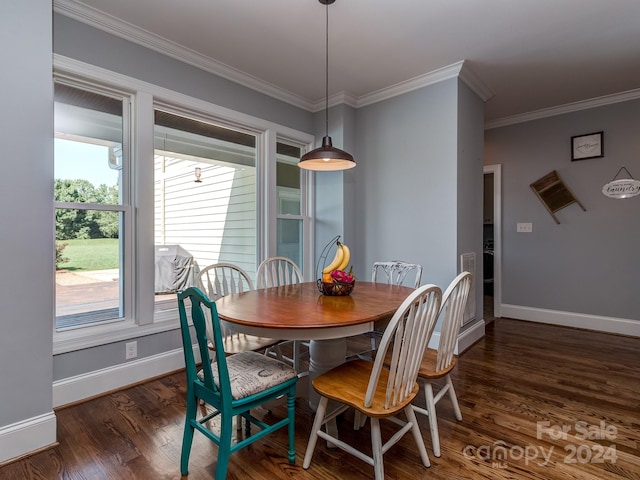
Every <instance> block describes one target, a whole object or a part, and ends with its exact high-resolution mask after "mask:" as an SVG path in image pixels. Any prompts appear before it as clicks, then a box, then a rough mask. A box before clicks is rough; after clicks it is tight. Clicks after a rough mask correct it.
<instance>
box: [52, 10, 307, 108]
mask: <svg viewBox="0 0 640 480" xmlns="http://www.w3.org/2000/svg"><path fill="white" fill-rule="evenodd" d="M53 11H54V12H56V13H59V14H61V15H64V16H66V17H69V18H71V19H73V20H76V21H78V22H82V23H85V24H87V25H90V26H91V27H94V28H97V29H99V30H102V31H104V32H107V33H109V34H111V35H115V36H117V37H120V38H123V39H125V40H128V41H130V42H133V43H136V44H138V45H141V46H143V47H145V48H148V49H150V50H153V51H156V52H159V53H162V54H163V55H166V56H168V57H171V58H174V59H176V60H179V61H181V62H183V63H187V64H189V65H192V66H194V67H197V68H200V69H202V70H205V71H207V72H209V73H213V74H214V75H217V76H219V77H222V78H225V79H227V80H230V81H232V82H235V83H238V84H240V85H242V86H244V87H247V88H250V89H252V90H256V91H258V92H260V93H263V94H265V95H268V96H270V97H273V98H276V99H278V100H281V101H283V102H286V103H289V104H291V105H293V106H295V107H299V108H302V109H304V110H309V111H311V110H312V109H313V106H314V104H313V102H310V101H308V100H306V99H304V98H302V97H300V96H299V95H295V94H293V93H291V92H288V91H286V90H284V89H282V88H280V87H277V86H276V85H273V84H270V83H268V82H265V81H264V80H261V79H259V78H257V77H254V76H252V75H249V74H247V73H245V72H242V71H240V70H238V69H235V68H233V67H230V66H229V65H226V64H224V63H222V62H218V61H217V60H214V59H212V58H210V57H207V56H205V55H201V54H200V53H198V52H195V51H193V50H190V49H188V48H186V47H183V46H182V45H179V44H177V43H175V42H172V41H170V40H167V39H166V38H163V37H160V36H159V35H156V34H154V33H151V32H148V31H146V30H144V29H141V28H139V27H136V26H135V25H132V24H130V23H128V22H125V21H123V20H121V19H119V18H116V17H113V16H111V15H108V14H105V13H104V12H101V11H99V10H97V9H95V8H92V7H89V6H87V5H83V4H80V3H78V2H76V1H75V0H54V1H53Z"/></svg>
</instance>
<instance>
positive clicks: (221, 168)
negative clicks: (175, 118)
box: [155, 156, 257, 278]
mask: <svg viewBox="0 0 640 480" xmlns="http://www.w3.org/2000/svg"><path fill="white" fill-rule="evenodd" d="M163 159H164V174H163V173H162V169H163V168H162V167H163ZM196 166H198V167H200V168H201V169H202V177H201V179H202V181H201V182H200V183H196V182H195V175H194V170H195V167H196ZM155 179H156V181H155V185H156V187H155V243H156V245H180V246H181V247H182V248H184V249H185V250H187V251H188V252H189V253H190V254H191V255H193V257H194V260H195V262H196V267H197V269H198V268H203V267H205V266H207V265H210V264H212V263H218V262H227V263H233V264H235V265H238V266H239V267H241V268H243V269H244V270H246V271H247V273H249V275H250V276H251V277H252V278H253V276H254V273H255V270H256V251H257V248H256V209H257V205H256V169H255V168H254V167H247V166H242V167H238V168H235V167H231V166H225V165H211V164H205V163H202V162H195V161H193V160H183V159H176V158H169V157H162V156H156V157H155Z"/></svg>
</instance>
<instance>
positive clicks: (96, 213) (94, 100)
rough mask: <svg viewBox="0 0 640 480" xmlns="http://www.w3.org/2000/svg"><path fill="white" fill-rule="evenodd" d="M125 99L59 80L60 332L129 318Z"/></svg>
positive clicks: (57, 217) (56, 104) (56, 189)
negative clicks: (125, 238)
mask: <svg viewBox="0 0 640 480" xmlns="http://www.w3.org/2000/svg"><path fill="white" fill-rule="evenodd" d="M127 105H128V98H127V97H125V96H120V97H115V96H113V95H112V94H106V93H103V92H96V91H95V90H93V89H92V90H85V89H83V88H81V87H76V86H70V85H66V84H61V83H56V84H55V86H54V127H55V138H54V207H55V208H54V215H55V224H56V225H55V238H56V250H57V251H59V253H58V254H57V255H56V260H57V262H56V298H55V303H56V329H58V330H64V329H68V328H74V327H78V326H85V325H89V324H96V323H105V322H112V321H117V320H123V319H124V318H125V317H126V312H125V288H124V287H125V282H124V275H123V269H124V255H123V242H124V237H123V232H124V231H125V230H126V229H125V223H126V222H127V221H129V216H130V208H129V206H128V205H127V203H126V201H125V200H126V199H127V198H128V195H127V193H128V192H127V190H126V188H125V185H124V182H123V178H124V177H123V171H122V170H123V167H124V165H125V162H124V154H123V152H124V149H123V145H124V143H125V138H126V135H125V133H124V129H125V125H126V124H127V118H126V115H127V113H128V109H127V108H125V106H127ZM65 244H66V245H65ZM72 253H73V255H72V257H73V258H71V261H70V262H65V261H64V260H65V258H69V257H68V256H69V255H71V254H72Z"/></svg>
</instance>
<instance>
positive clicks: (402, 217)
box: [353, 79, 481, 285]
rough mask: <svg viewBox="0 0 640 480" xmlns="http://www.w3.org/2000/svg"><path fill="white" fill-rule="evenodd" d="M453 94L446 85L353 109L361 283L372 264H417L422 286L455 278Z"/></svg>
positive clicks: (453, 84) (452, 83)
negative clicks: (394, 262) (356, 157)
mask: <svg viewBox="0 0 640 480" xmlns="http://www.w3.org/2000/svg"><path fill="white" fill-rule="evenodd" d="M457 96H458V82H457V80H456V79H452V80H446V81H444V82H441V83H438V84H435V85H431V86H429V87H427V88H423V89H420V90H415V91H413V92H410V93H407V94H405V95H402V96H399V97H394V98H392V99H389V100H386V101H383V102H379V103H376V104H373V105H369V106H367V107H363V108H360V109H358V111H357V122H358V131H357V135H356V138H357V142H356V145H357V151H358V157H359V163H358V167H357V168H358V182H357V186H356V191H357V212H358V214H357V217H356V225H357V241H356V245H354V247H356V248H353V251H354V257H355V266H356V273H357V275H358V276H359V277H360V278H367V279H368V278H369V276H370V274H371V273H370V271H371V264H372V263H373V262H374V261H376V260H396V259H398V260H405V261H408V262H412V263H420V264H422V265H423V267H424V271H423V276H422V283H435V284H437V285H446V284H448V282H450V281H451V280H452V279H453V277H454V276H455V274H456V273H457V272H456V268H457V252H458V246H457V240H456V239H457V221H456V215H457V210H458V201H457V200H458V199H457V192H456V185H457V175H458V159H457V156H458V152H457V130H458V128H457V122H458V113H457V104H458V99H457ZM479 178H481V177H479Z"/></svg>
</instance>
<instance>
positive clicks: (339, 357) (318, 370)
mask: <svg viewBox="0 0 640 480" xmlns="http://www.w3.org/2000/svg"><path fill="white" fill-rule="evenodd" d="M345 358H347V341H346V339H344V338H334V339H330V340H311V343H310V345H309V405H310V406H311V408H312V409H313V410H316V409H317V408H318V402H319V401H320V395H318V394H317V393H316V391H315V390H314V389H313V385H312V382H313V380H314V379H315V378H316V377H318V376H319V375H322V374H323V373H324V372H328V371H329V370H331V369H332V368H333V367H337V366H338V365H341V364H343V363H344V360H345ZM327 410H328V411H331V403H329V405H328V407H327ZM326 428H327V433H328V434H329V435H332V436H335V437H337V436H338V426H337V423H336V420H335V419H333V420H331V421H330V422H328V423H327V426H326ZM327 446H328V447H329V448H334V446H333V445H332V444H331V443H328V442H327Z"/></svg>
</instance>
